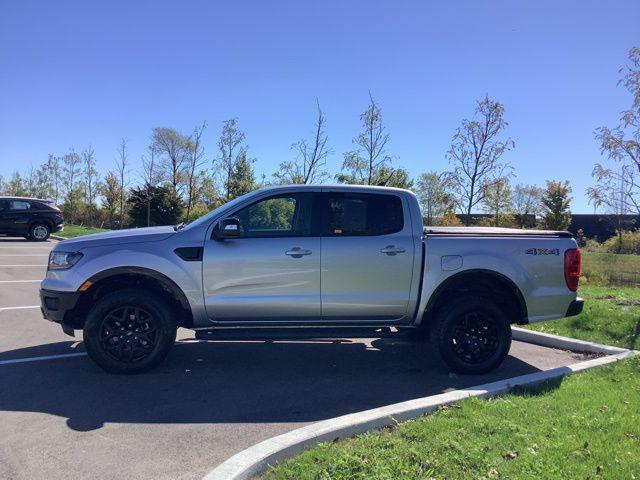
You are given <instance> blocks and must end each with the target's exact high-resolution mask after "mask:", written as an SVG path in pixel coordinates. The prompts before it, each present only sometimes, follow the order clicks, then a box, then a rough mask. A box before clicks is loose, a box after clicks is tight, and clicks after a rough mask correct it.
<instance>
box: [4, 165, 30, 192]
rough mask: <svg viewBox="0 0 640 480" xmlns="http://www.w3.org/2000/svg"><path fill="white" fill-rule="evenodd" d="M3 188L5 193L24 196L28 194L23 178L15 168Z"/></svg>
mask: <svg viewBox="0 0 640 480" xmlns="http://www.w3.org/2000/svg"><path fill="white" fill-rule="evenodd" d="M5 190H6V192H7V195H14V196H16V197H26V196H27V195H28V191H27V187H26V185H25V182H24V179H23V178H22V175H20V172H18V171H17V170H16V171H14V172H13V173H12V174H11V178H10V179H9V181H8V182H7V186H6V187H5Z"/></svg>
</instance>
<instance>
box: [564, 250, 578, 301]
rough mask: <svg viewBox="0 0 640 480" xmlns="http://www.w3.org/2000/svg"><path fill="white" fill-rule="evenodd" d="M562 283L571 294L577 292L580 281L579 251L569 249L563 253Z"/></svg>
mask: <svg viewBox="0 0 640 480" xmlns="http://www.w3.org/2000/svg"><path fill="white" fill-rule="evenodd" d="M564 281H565V282H567V287H568V288H569V290H571V291H572V292H575V291H576V290H578V282H579V281H580V250H579V249H577V248H570V249H569V250H566V251H565V252H564Z"/></svg>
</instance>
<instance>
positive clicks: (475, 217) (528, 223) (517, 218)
mask: <svg viewBox="0 0 640 480" xmlns="http://www.w3.org/2000/svg"><path fill="white" fill-rule="evenodd" d="M456 217H458V220H460V221H461V222H462V223H464V222H465V220H466V218H467V216H466V215H465V214H463V213H456ZM491 218H493V215H492V214H490V213H472V214H471V225H477V224H479V223H480V222H481V221H482V220H485V221H486V219H491ZM513 218H514V222H515V224H516V225H522V227H523V228H535V226H536V216H535V215H533V214H527V215H519V214H516V215H514V216H513Z"/></svg>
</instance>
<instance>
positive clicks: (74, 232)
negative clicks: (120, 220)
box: [53, 225, 107, 238]
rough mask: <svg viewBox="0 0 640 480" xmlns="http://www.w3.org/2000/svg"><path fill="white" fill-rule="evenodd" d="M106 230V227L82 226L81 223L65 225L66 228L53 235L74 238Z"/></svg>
mask: <svg viewBox="0 0 640 480" xmlns="http://www.w3.org/2000/svg"><path fill="white" fill-rule="evenodd" d="M106 231H107V230H105V229H104V228H93V227H82V226H80V225H65V226H64V230H62V231H61V232H56V233H54V234H53V235H55V236H57V237H64V238H73V237H79V236H81V235H87V234H89V233H99V232H106Z"/></svg>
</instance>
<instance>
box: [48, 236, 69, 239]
mask: <svg viewBox="0 0 640 480" xmlns="http://www.w3.org/2000/svg"><path fill="white" fill-rule="evenodd" d="M49 238H53V239H54V240H68V239H67V238H65V237H60V236H58V235H49Z"/></svg>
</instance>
